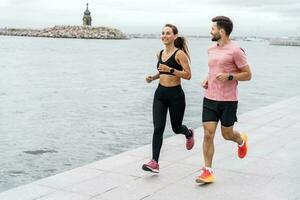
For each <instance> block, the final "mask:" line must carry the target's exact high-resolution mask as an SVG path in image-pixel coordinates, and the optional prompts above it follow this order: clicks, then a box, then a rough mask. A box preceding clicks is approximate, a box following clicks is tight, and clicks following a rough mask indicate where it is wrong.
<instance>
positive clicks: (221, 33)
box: [196, 16, 251, 183]
mask: <svg viewBox="0 0 300 200" xmlns="http://www.w3.org/2000/svg"><path fill="white" fill-rule="evenodd" d="M232 29H233V24H232V21H231V20H230V19H229V18H228V17H225V16H217V17H214V18H213V19H212V28H211V32H210V34H211V36H212V41H216V42H217V44H216V45H213V46H211V47H209V48H208V66H209V74H208V76H207V78H206V79H205V80H204V81H203V83H202V87H203V88H204V89H205V90H206V91H205V94H204V99H203V112H202V122H203V128H204V140H203V154H204V161H205V166H204V167H203V168H202V172H201V174H200V175H199V176H198V177H197V178H196V182H197V183H211V182H213V181H214V179H215V177H214V174H213V170H212V160H213V155H214V143H213V140H214V136H215V132H216V128H217V125H218V122H219V121H220V122H221V132H222V136H223V137H224V139H225V140H230V141H233V142H236V143H237V144H238V156H239V158H244V157H245V156H246V154H247V148H248V146H247V135H246V134H241V133H240V132H238V131H236V130H234V129H233V126H234V123H235V122H236V121H237V117H236V112H237V105H238V92H237V85H238V81H248V80H250V79H251V70H250V66H249V65H248V63H247V59H246V54H245V52H244V50H243V49H242V48H240V47H239V46H238V45H237V44H236V43H235V42H233V41H231V40H230V38H229V35H230V33H231V32H232Z"/></svg>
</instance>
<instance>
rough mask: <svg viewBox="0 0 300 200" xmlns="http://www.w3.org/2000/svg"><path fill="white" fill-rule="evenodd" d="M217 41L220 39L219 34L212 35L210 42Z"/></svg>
mask: <svg viewBox="0 0 300 200" xmlns="http://www.w3.org/2000/svg"><path fill="white" fill-rule="evenodd" d="M219 39H221V36H220V34H216V35H213V37H212V38H211V41H213V42H216V41H218V40H219Z"/></svg>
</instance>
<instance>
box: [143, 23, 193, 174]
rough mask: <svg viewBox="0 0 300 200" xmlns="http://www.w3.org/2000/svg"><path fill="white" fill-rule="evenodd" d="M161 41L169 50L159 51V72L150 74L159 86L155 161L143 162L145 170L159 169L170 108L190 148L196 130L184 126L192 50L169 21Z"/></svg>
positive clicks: (173, 122)
mask: <svg viewBox="0 0 300 200" xmlns="http://www.w3.org/2000/svg"><path fill="white" fill-rule="evenodd" d="M161 40H162V42H163V44H164V45H165V49H164V50H161V51H160V52H159V53H158V54H157V58H158V63H157V70H158V73H157V74H155V75H154V76H148V77H147V78H146V81H147V82H148V83H150V82H152V81H154V80H156V79H159V85H158V87H157V89H156V91H155V95H154V100H153V124H154V133H153V140H152V160H150V161H149V162H148V163H147V164H144V165H143V167H142V168H143V170H145V171H150V172H155V173H158V172H159V164H158V159H159V154H160V149H161V146H162V141H163V133H164V129H165V125H166V117H167V111H168V109H169V113H170V119H171V125H172V129H173V131H174V132H175V133H176V134H184V135H185V137H186V148H187V149H188V150H190V149H192V148H193V146H194V132H193V130H192V129H190V130H189V129H188V128H187V127H186V126H185V125H182V120H183V115H184V110H185V96H184V92H183V90H182V88H181V85H180V83H181V79H182V78H183V79H186V80H190V79H191V70H190V66H189V52H188V48H187V44H186V40H185V38H183V37H179V36H178V29H177V28H176V26H174V25H172V24H166V25H165V26H164V28H163V31H162V34H161Z"/></svg>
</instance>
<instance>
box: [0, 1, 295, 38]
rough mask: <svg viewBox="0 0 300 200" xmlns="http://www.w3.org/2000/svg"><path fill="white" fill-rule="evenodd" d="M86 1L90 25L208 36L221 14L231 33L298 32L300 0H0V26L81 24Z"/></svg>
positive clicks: (43, 26) (32, 26) (34, 26)
mask: <svg viewBox="0 0 300 200" xmlns="http://www.w3.org/2000/svg"><path fill="white" fill-rule="evenodd" d="M87 2H88V3H89V10H90V12H91V16H92V25H93V26H108V27H114V28H118V29H120V30H121V31H123V32H125V33H160V32H161V29H162V27H163V25H164V24H166V23H172V24H175V25H176V26H177V27H178V29H179V33H180V34H182V35H185V34H193V35H209V31H210V27H211V18H212V17H214V16H217V15H225V16H228V17H230V18H231V19H232V21H233V24H234V29H233V33H232V35H234V36H264V37H282V36H297V37H300V0H261V1H258V0H248V1H245V0H172V1H169V0H88V1H87V0H0V28H4V27H8V28H12V27H14V28H46V27H50V26H54V25H82V17H83V12H84V11H85V8H86V3H87Z"/></svg>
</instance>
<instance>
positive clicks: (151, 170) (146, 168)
mask: <svg viewBox="0 0 300 200" xmlns="http://www.w3.org/2000/svg"><path fill="white" fill-rule="evenodd" d="M142 169H143V170H144V171H147V172H152V173H156V174H157V173H159V171H158V170H157V169H152V168H150V167H147V166H146V165H143V167H142Z"/></svg>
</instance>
